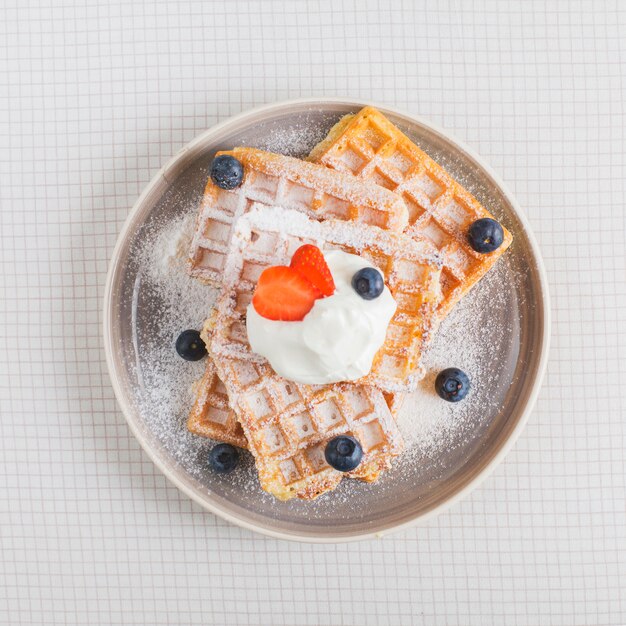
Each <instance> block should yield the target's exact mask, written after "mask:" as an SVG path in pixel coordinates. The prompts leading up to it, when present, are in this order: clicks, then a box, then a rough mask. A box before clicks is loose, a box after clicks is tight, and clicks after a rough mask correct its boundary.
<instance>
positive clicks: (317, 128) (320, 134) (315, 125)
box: [239, 117, 334, 159]
mask: <svg viewBox="0 0 626 626" xmlns="http://www.w3.org/2000/svg"><path fill="white" fill-rule="evenodd" d="M332 120H334V117H333V118H332ZM331 126H332V123H327V122H323V121H320V120H319V119H316V120H313V118H311V117H304V118H302V119H300V120H299V121H297V122H295V123H293V124H291V125H290V126H286V127H281V128H272V129H271V132H268V133H267V134H265V133H263V137H262V139H261V140H259V139H258V135H257V134H256V133H255V135H254V137H246V136H243V137H240V138H239V144H240V145H242V146H254V147H255V148H258V149H259V150H266V151H267V152H275V153H277V154H284V155H285V156H292V157H297V158H301V159H303V158H305V157H306V156H307V155H308V154H309V152H310V151H311V150H312V149H313V147H314V146H316V145H317V144H318V143H319V142H320V141H322V139H324V138H325V137H326V134H327V133H328V130H329V128H330V127H331ZM257 132H258V130H257Z"/></svg>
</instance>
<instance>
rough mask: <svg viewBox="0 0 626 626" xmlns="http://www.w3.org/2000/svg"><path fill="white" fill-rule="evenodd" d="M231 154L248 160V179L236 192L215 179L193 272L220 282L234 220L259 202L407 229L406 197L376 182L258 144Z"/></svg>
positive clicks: (200, 223)
mask: <svg viewBox="0 0 626 626" xmlns="http://www.w3.org/2000/svg"><path fill="white" fill-rule="evenodd" d="M218 154H230V155H232V156H234V157H236V158H237V159H239V161H241V163H242V164H243V167H244V179H243V183H242V184H241V186H240V187H238V188H237V189H234V190H233V191H225V190H223V189H220V188H219V187H217V186H216V185H215V184H214V183H213V182H212V181H211V179H209V181H208V183H207V185H206V189H205V191H204V196H203V199H202V203H201V205H200V209H199V212H198V219H197V223H196V229H195V234H194V237H193V240H192V244H191V250H190V255H189V261H188V267H189V272H190V274H191V275H192V276H195V277H197V278H199V279H201V280H203V281H204V282H207V283H209V284H213V285H215V286H219V285H220V283H221V277H222V271H223V269H224V261H225V258H226V253H227V250H228V244H229V241H230V237H231V232H232V227H233V224H234V223H235V222H236V221H237V219H238V218H239V217H240V216H241V215H243V214H244V213H246V212H247V211H248V210H249V208H250V206H251V205H252V204H253V203H254V202H260V203H263V204H265V205H268V206H281V207H284V208H286V209H293V210H296V211H302V212H304V213H306V214H308V215H309V216H311V217H314V218H317V219H326V218H337V219H345V220H352V221H355V222H357V223H359V224H362V225H370V226H371V225H373V226H379V227H380V228H384V229H388V230H394V231H402V230H404V228H405V227H406V225H407V220H408V213H407V209H406V207H405V206H404V203H403V202H402V199H401V198H400V197H398V196H397V195H396V194H394V193H392V192H390V191H388V190H386V189H382V188H381V187H379V186H378V185H376V184H374V183H364V182H363V181H359V180H356V179H355V178H354V177H353V176H350V175H347V174H344V173H341V172H335V171H332V170H329V169H328V168H326V167H322V166H320V165H316V164H314V163H308V162H306V161H301V160H299V159H294V158H292V157H287V156H282V155H279V154H272V153H270V152H263V151H261V150H255V149H253V148H235V149H234V150H232V151H230V152H220V153H218Z"/></svg>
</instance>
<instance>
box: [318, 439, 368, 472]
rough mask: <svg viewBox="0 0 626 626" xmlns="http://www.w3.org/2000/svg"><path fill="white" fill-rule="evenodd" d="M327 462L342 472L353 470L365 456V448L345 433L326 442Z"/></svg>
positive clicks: (325, 454)
mask: <svg viewBox="0 0 626 626" xmlns="http://www.w3.org/2000/svg"><path fill="white" fill-rule="evenodd" d="M324 456H325V457H326V462H327V463H328V465H330V466H331V467H334V468H335V469H336V470H339V471H340V472H351V471H352V470H353V469H354V468H355V467H357V465H358V464H359V463H360V462H361V459H362V458H363V448H361V444H360V443H359V442H358V441H357V440H356V439H355V438H354V437H349V436H347V435H344V436H342V437H335V438H334V439H331V440H330V441H329V442H328V444H326V451H325V453H324Z"/></svg>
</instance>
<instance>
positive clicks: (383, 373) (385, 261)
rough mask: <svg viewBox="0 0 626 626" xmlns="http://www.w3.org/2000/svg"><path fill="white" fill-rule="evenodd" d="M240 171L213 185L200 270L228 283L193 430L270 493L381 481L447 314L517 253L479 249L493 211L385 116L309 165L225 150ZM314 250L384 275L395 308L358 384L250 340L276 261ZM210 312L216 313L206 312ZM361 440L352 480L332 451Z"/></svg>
mask: <svg viewBox="0 0 626 626" xmlns="http://www.w3.org/2000/svg"><path fill="white" fill-rule="evenodd" d="M220 154H229V155H231V156H233V157H235V158H236V159H237V160H238V161H239V162H240V163H241V164H242V166H243V171H244V177H243V182H242V184H241V185H240V186H239V187H237V188H235V189H233V190H224V189H222V188H220V187H218V186H216V185H215V184H214V183H213V182H212V181H211V180H210V179H209V181H208V183H207V186H206V190H205V193H204V197H203V200H202V203H201V206H200V208H199V212H198V217H197V222H196V228H195V233H194V237H193V240H192V244H191V250H190V255H189V272H190V273H191V275H192V276H194V277H196V278H198V279H199V280H201V281H203V282H205V283H208V284H211V285H214V286H216V287H219V288H220V290H221V292H220V296H219V298H218V301H217V304H216V306H215V309H214V310H213V311H212V312H211V314H210V316H209V317H208V319H207V322H206V324H205V326H204V329H203V339H204V341H205V343H206V345H207V348H208V351H209V358H208V360H207V367H206V371H205V374H204V376H203V378H202V379H201V380H200V381H199V382H198V383H197V390H196V402H195V405H194V407H193V409H192V411H191V415H190V417H189V420H188V428H189V430H190V431H191V432H193V433H195V434H198V435H202V436H206V437H210V438H213V439H216V440H219V441H222V442H228V443H231V444H233V445H236V446H239V447H245V448H248V449H249V450H250V452H251V453H252V454H253V456H254V458H255V463H256V467H257V470H258V474H259V480H260V483H261V486H262V487H263V489H265V490H266V491H268V492H269V493H271V494H273V495H274V496H276V497H277V498H279V499H281V500H287V499H290V498H293V497H299V498H304V499H311V498H315V497H317V496H319V495H320V494H322V493H324V492H327V491H329V490H332V489H334V488H335V487H336V486H337V485H338V484H339V482H340V481H341V480H342V478H344V477H348V478H356V479H360V480H365V481H373V480H376V478H378V476H379V475H380V474H381V472H383V471H384V470H385V469H387V468H389V467H390V465H391V461H392V459H393V458H394V457H396V456H398V455H399V454H400V453H401V451H402V449H403V442H402V437H401V435H400V433H399V431H398V427H397V425H396V422H395V415H396V413H397V411H398V408H399V406H400V405H401V402H402V398H403V397H404V394H406V393H407V392H411V391H414V390H415V388H416V385H417V383H418V381H419V380H420V378H421V377H422V376H423V373H424V372H423V370H422V367H421V364H420V361H421V356H422V354H423V352H424V350H425V348H426V346H427V344H428V342H429V341H430V339H431V338H432V336H433V334H434V332H435V331H436V328H437V325H438V324H439V322H440V321H441V320H442V319H443V317H445V315H447V313H448V312H449V311H450V310H451V308H452V307H453V306H454V305H455V303H457V302H458V301H459V300H460V299H461V298H462V296H463V295H464V294H465V293H467V291H468V290H469V289H470V288H471V287H472V286H473V285H474V284H476V283H477V282H478V281H479V280H480V278H481V277H482V276H483V275H484V274H485V273H486V272H487V271H488V270H489V268H490V267H492V266H493V264H494V263H495V262H496V261H497V259H498V257H499V256H501V255H502V253H503V252H504V251H505V250H506V248H507V247H508V246H509V245H510V243H511V240H512V237H511V234H510V233H509V232H508V231H507V230H506V229H504V241H503V243H502V245H501V246H500V247H499V248H498V249H497V250H496V251H494V252H491V253H488V254H480V253H478V252H476V251H474V249H473V248H472V247H471V246H470V244H469V242H468V237H467V231H468V228H469V226H470V225H471V224H472V223H473V222H474V221H475V220H477V219H480V218H484V217H492V216H491V215H490V214H489V212H488V211H487V210H486V209H485V208H484V207H483V206H482V205H481V204H480V203H479V202H478V201H477V200H476V199H475V198H474V197H473V196H472V195H471V194H470V193H469V192H468V191H467V190H465V189H464V188H463V187H462V186H461V185H460V184H459V183H458V182H456V181H455V180H453V179H452V178H451V177H450V175H449V174H448V173H447V172H446V171H445V170H444V169H443V168H442V167H441V166H439V165H438V164H437V163H435V162H434V161H433V160H432V159H431V158H430V157H429V156H428V155H427V154H425V153H424V152H423V151H422V150H420V149H419V148H418V147H417V146H416V145H415V144H414V143H413V142H412V141H411V140H410V139H409V138H408V137H407V136H406V135H404V134H403V133H402V132H401V131H400V130H399V129H398V128H397V127H395V126H394V125H393V124H392V123H391V122H390V121H389V120H388V119H386V118H385V117H384V116H383V115H382V114H381V113H380V112H379V111H377V110H376V109H374V108H372V107H367V108H365V109H363V110H362V111H360V112H359V113H358V114H356V115H349V116H346V117H344V118H342V119H341V120H340V121H339V122H338V123H337V124H336V125H335V126H334V127H333V128H332V129H331V131H330V133H329V135H328V137H327V138H326V139H324V141H322V142H321V143H320V144H319V145H318V146H316V147H315V148H314V150H313V151H312V152H311V154H310V156H309V159H308V160H307V161H301V160H298V159H294V158H291V157H286V156H282V155H278V154H271V153H268V152H263V151H260V150H255V149H252V148H245V147H242V148H235V149H234V150H232V151H229V152H225V153H220ZM303 244H314V245H316V246H317V247H318V248H320V249H321V250H322V251H328V250H337V249H338V250H343V251H346V252H349V253H352V254H358V255H359V256H361V257H363V258H365V259H367V260H368V261H370V262H371V263H372V264H373V265H374V266H376V267H377V268H378V269H380V270H381V272H382V273H383V275H384V277H385V283H386V285H387V287H388V288H389V290H390V291H391V294H392V295H393V297H394V299H395V301H396V304H397V310H396V313H395V314H394V316H393V318H392V320H391V322H390V324H389V327H388V330H387V335H386V339H385V342H384V344H383V346H382V347H381V348H380V350H379V352H378V353H377V355H376V357H375V359H374V363H373V366H372V369H371V371H370V373H369V374H368V375H367V376H365V377H364V378H362V379H360V380H358V381H356V382H351V383H348V382H341V383H334V384H325V385H303V384H300V383H295V382H293V381H290V380H287V379H285V378H282V377H281V376H279V375H277V374H276V373H275V372H274V371H273V369H272V368H271V366H270V365H269V363H268V362H267V361H266V360H265V359H264V358H263V357H261V356H259V355H258V354H255V353H254V352H253V351H252V350H251V348H250V345H249V343H248V337H247V332H246V320H245V316H246V309H247V307H248V305H249V303H250V302H251V299H252V295H253V293H254V289H255V286H256V282H257V280H258V278H259V276H260V274H261V272H263V270H264V269H265V268H267V267H270V266H276V265H281V264H287V265H288V264H289V260H290V258H291V256H292V255H293V253H294V252H295V251H296V250H297V249H298V248H299V247H300V246H302V245H303ZM207 313H208V312H207ZM339 435H350V436H352V437H354V438H356V439H357V440H358V442H359V443H360V444H361V447H362V449H363V460H362V462H361V463H360V464H359V466H358V467H357V468H356V469H355V470H353V471H352V472H348V473H342V472H339V471H337V470H335V469H333V468H332V467H330V466H329V465H328V463H327V462H326V459H325V455H324V449H325V446H326V444H327V443H328V441H329V440H330V439H332V438H334V437H337V436H339Z"/></svg>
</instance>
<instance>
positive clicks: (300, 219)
mask: <svg viewBox="0 0 626 626" xmlns="http://www.w3.org/2000/svg"><path fill="white" fill-rule="evenodd" d="M251 212H252V211H251ZM253 212H254V215H251V213H248V214H247V215H246V216H245V218H241V219H240V221H239V222H237V225H236V226H235V233H238V237H237V239H236V240H235V238H234V236H233V241H232V242H231V243H232V245H231V250H234V251H235V252H234V253H233V254H232V255H231V256H233V257H235V259H236V260H238V261H241V262H243V267H242V268H240V274H241V275H240V278H239V280H240V284H239V285H237V286H236V288H235V295H236V299H237V302H236V305H237V313H240V314H241V315H244V314H245V309H246V307H247V305H248V304H249V302H250V299H251V298H252V294H253V292H254V287H255V285H256V282H257V280H258V278H259V276H260V274H261V272H262V271H263V270H264V269H265V268H267V267H269V266H273V265H289V262H290V260H291V257H292V256H293V254H294V252H295V251H296V250H297V249H298V248H299V247H300V246H301V245H303V244H305V243H310V244H313V245H315V246H317V247H318V248H320V250H322V251H323V250H328V249H340V250H344V251H345V252H349V253H352V254H358V255H359V256H361V257H362V258H364V259H368V260H370V261H371V262H372V264H373V265H375V266H376V267H378V268H379V269H380V270H381V271H382V273H383V274H384V276H385V283H386V284H387V286H388V287H389V290H390V291H391V294H392V296H393V298H394V300H395V301H396V304H397V310H396V312H395V314H394V316H393V317H392V319H391V322H390V323H389V326H388V328H387V336H386V338H385V343H384V344H383V346H382V347H381V349H380V350H379V351H378V353H377V354H376V357H375V358H374V362H373V364H372V369H371V371H370V373H369V374H368V375H367V376H366V377H364V378H363V379H361V380H360V381H359V382H363V383H368V384H372V385H375V386H376V387H378V388H379V389H382V390H383V391H385V392H397V391H412V390H413V389H415V387H416V386H417V382H418V381H419V380H420V379H421V378H422V376H423V372H422V370H421V368H420V359H421V356H422V352H423V349H424V347H425V345H426V343H427V342H428V340H429V338H430V335H431V333H432V332H433V330H434V328H435V326H436V322H437V318H436V315H435V311H436V310H437V306H438V305H439V302H440V300H441V290H440V288H439V282H440V280H439V279H440V261H439V257H438V254H437V251H436V250H435V248H434V246H433V245H432V244H430V243H429V242H428V241H426V240H422V241H413V240H412V239H410V238H409V237H406V236H404V235H400V234H398V233H391V232H389V231H383V230H380V229H379V228H372V227H367V226H362V225H359V224H353V223H350V222H340V221H337V220H327V221H325V222H316V221H313V220H310V219H309V218H307V217H306V216H305V215H302V214H301V213H296V212H294V211H287V210H284V209H281V208H278V207H273V208H268V207H265V206H263V205H255V207H254V208H253ZM237 252H238V254H239V256H237ZM227 271H228V269H226V270H225V273H226V272H227ZM226 280H228V279H226ZM235 330H236V335H237V336H236V337H235V335H233V339H238V338H239V336H240V335H243V337H244V339H245V336H246V329H245V326H244V325H243V323H242V322H239V323H237V324H236V325H235V327H234V328H233V332H234V331H235ZM246 346H247V341H246ZM247 350H248V348H246V351H247ZM254 358H257V359H262V357H260V356H259V355H254ZM218 369H219V368H218Z"/></svg>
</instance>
